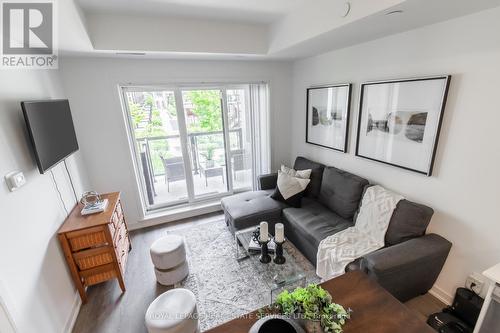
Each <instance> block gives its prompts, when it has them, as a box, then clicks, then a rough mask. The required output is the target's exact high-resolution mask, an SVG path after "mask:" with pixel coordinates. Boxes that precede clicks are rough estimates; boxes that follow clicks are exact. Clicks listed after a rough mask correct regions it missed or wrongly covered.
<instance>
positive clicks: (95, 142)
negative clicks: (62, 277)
mask: <svg viewBox="0 0 500 333" xmlns="http://www.w3.org/2000/svg"><path fill="white" fill-rule="evenodd" d="M60 65H61V71H62V79H63V84H64V88H65V91H66V93H67V94H68V97H69V99H70V101H71V107H72V110H73V111H74V117H75V123H76V127H77V130H78V132H79V134H81V136H80V137H79V138H80V139H81V140H80V144H81V147H82V152H83V155H84V158H85V162H86V166H87V168H88V172H89V175H90V178H91V182H92V185H93V186H94V189H95V190H97V191H99V192H108V191H122V195H123V201H124V209H125V212H126V214H127V219H128V223H129V224H131V225H133V224H135V223H137V222H138V221H139V220H141V219H142V216H141V214H142V208H141V207H140V205H139V203H140V200H139V192H138V189H137V185H136V182H135V180H134V177H135V176H134V169H133V164H132V157H131V153H130V151H129V147H128V139H127V130H126V124H125V121H124V114H123V110H122V107H121V104H120V103H121V102H120V96H119V88H118V86H119V84H127V83H132V84H161V83H176V82H181V83H182V82H202V81H205V82H206V81H208V82H214V81H215V82H226V81H229V82H231V81H236V82H245V81H252V82H254V81H256V80H266V81H269V83H270V95H271V96H270V99H271V100H270V103H271V110H270V112H271V126H272V128H273V130H272V133H271V141H272V147H271V154H272V157H273V160H272V162H273V165H278V164H279V163H281V162H282V161H288V160H289V159H290V156H289V153H290V145H289V139H290V138H289V137H288V135H287V134H288V129H289V128H290V118H289V114H290V109H291V89H292V83H291V81H292V78H291V72H292V68H291V64H289V63H285V62H281V63H278V62H260V61H254V62H249V61H224V62H222V61H174V60H150V59H149V60H146V59H137V60H136V59H109V58H65V59H63V60H62V63H60ZM133 227H135V226H133Z"/></svg>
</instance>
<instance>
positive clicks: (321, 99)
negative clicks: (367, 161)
mask: <svg viewBox="0 0 500 333" xmlns="http://www.w3.org/2000/svg"><path fill="white" fill-rule="evenodd" d="M350 100H351V85H350V84H341V85H332V86H322V87H313V88H308V89H307V112H306V113H307V121H306V142H307V143H310V144H314V145H318V146H321V147H326V148H330V149H335V150H339V151H342V152H344V153H345V152H346V151H347V135H348V131H349V108H350Z"/></svg>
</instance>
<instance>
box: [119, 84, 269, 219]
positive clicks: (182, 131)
mask: <svg viewBox="0 0 500 333" xmlns="http://www.w3.org/2000/svg"><path fill="white" fill-rule="evenodd" d="M253 83H255V82H241V83H227V82H226V83H182V84H160V85H144V84H137V85H135V84H123V85H119V86H118V88H119V94H120V100H121V103H122V110H123V112H124V116H125V120H126V125H127V126H126V130H127V136H128V139H129V140H128V141H129V142H128V143H129V148H130V152H131V157H132V159H131V162H132V163H133V167H134V172H135V178H136V185H137V189H138V191H139V196H140V199H141V206H142V210H143V215H144V217H145V216H147V215H148V214H151V213H155V214H156V213H157V212H158V211H161V210H167V209H174V208H179V207H183V206H190V205H196V204H199V203H203V202H210V201H213V200H217V199H221V198H223V197H225V196H230V195H233V194H235V193H239V192H244V191H247V190H251V189H250V188H243V189H237V190H236V191H235V190H234V188H233V186H234V184H233V175H232V172H233V168H232V165H231V163H232V161H231V158H230V138H229V126H228V124H229V121H228V108H227V90H231V89H244V90H245V103H246V105H245V107H246V108H248V110H250V111H249V112H250V114H251V118H253V111H252V110H251V109H250V107H249V104H250V98H249V89H248V85H249V84H253ZM258 83H259V84H268V82H263V81H260V82H258ZM189 90H219V91H221V108H222V110H221V111H222V122H223V124H222V125H223V136H224V145H225V154H226V167H225V173H226V179H227V185H226V186H227V192H223V193H217V194H212V195H202V196H198V197H196V195H195V193H194V183H193V178H192V177H193V175H192V170H191V160H190V154H189V149H188V146H187V143H188V142H187V137H188V135H187V127H186V118H185V111H184V105H183V99H182V92H183V91H189ZM132 91H136V92H144V91H148V92H149V91H169V92H170V91H171V92H173V93H174V96H175V105H176V110H177V121H178V124H179V136H180V138H179V140H180V143H181V149H182V155H183V161H184V170H185V172H186V187H187V192H188V198H187V199H181V200H176V201H170V202H167V203H158V204H153V205H150V204H149V203H148V201H147V193H145V191H146V184H145V180H144V174H143V170H142V164H141V158H140V152H139V150H138V149H137V140H136V137H135V132H134V127H133V120H132V115H131V112H130V109H129V105H128V100H127V96H126V93H127V92H132ZM247 121H250V122H251V124H250V125H249V126H250V130H251V131H252V133H254V124H253V122H252V121H253V120H252V119H247ZM252 136H253V134H252ZM251 146H252V152H251V155H252V156H251V157H252V189H256V186H257V183H256V178H257V177H256V175H257V170H256V169H255V162H256V156H255V154H256V151H255V147H254V146H255V142H252V145H251Z"/></svg>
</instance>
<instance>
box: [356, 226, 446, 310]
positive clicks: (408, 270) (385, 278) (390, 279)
mask: <svg viewBox="0 0 500 333" xmlns="http://www.w3.org/2000/svg"><path fill="white" fill-rule="evenodd" d="M451 245H452V244H451V243H450V242H449V241H448V240H446V239H445V238H443V237H441V236H439V235H436V234H428V235H425V236H422V237H418V238H414V239H411V240H408V241H406V242H403V243H400V244H397V245H393V246H390V247H386V248H383V249H381V250H378V251H375V252H373V253H370V254H369V255H366V256H365V257H364V258H363V259H362V260H361V270H363V271H365V272H366V273H367V274H368V275H369V276H370V277H371V278H373V279H374V280H376V281H377V282H378V283H379V284H380V285H381V286H382V287H384V288H385V289H386V290H388V291H389V292H390V293H391V294H392V295H394V296H395V297H396V298H397V299H399V300H400V301H402V302H404V301H407V300H409V299H411V298H413V297H416V296H419V295H422V294H424V293H426V292H427V291H429V290H430V289H431V288H432V286H433V285H434V283H435V282H436V279H437V277H438V275H439V273H440V272H441V269H442V268H443V265H444V263H445V261H446V258H447V257H448V253H449V252H450V249H451Z"/></svg>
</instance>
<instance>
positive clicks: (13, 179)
mask: <svg viewBox="0 0 500 333" xmlns="http://www.w3.org/2000/svg"><path fill="white" fill-rule="evenodd" d="M5 181H6V182H7V186H8V187H9V190H10V191H11V192H14V191H15V190H17V189H18V188H20V187H21V186H23V185H24V184H26V178H25V177H24V174H23V172H22V171H13V172H10V173H8V174H7V175H6V176H5Z"/></svg>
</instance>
